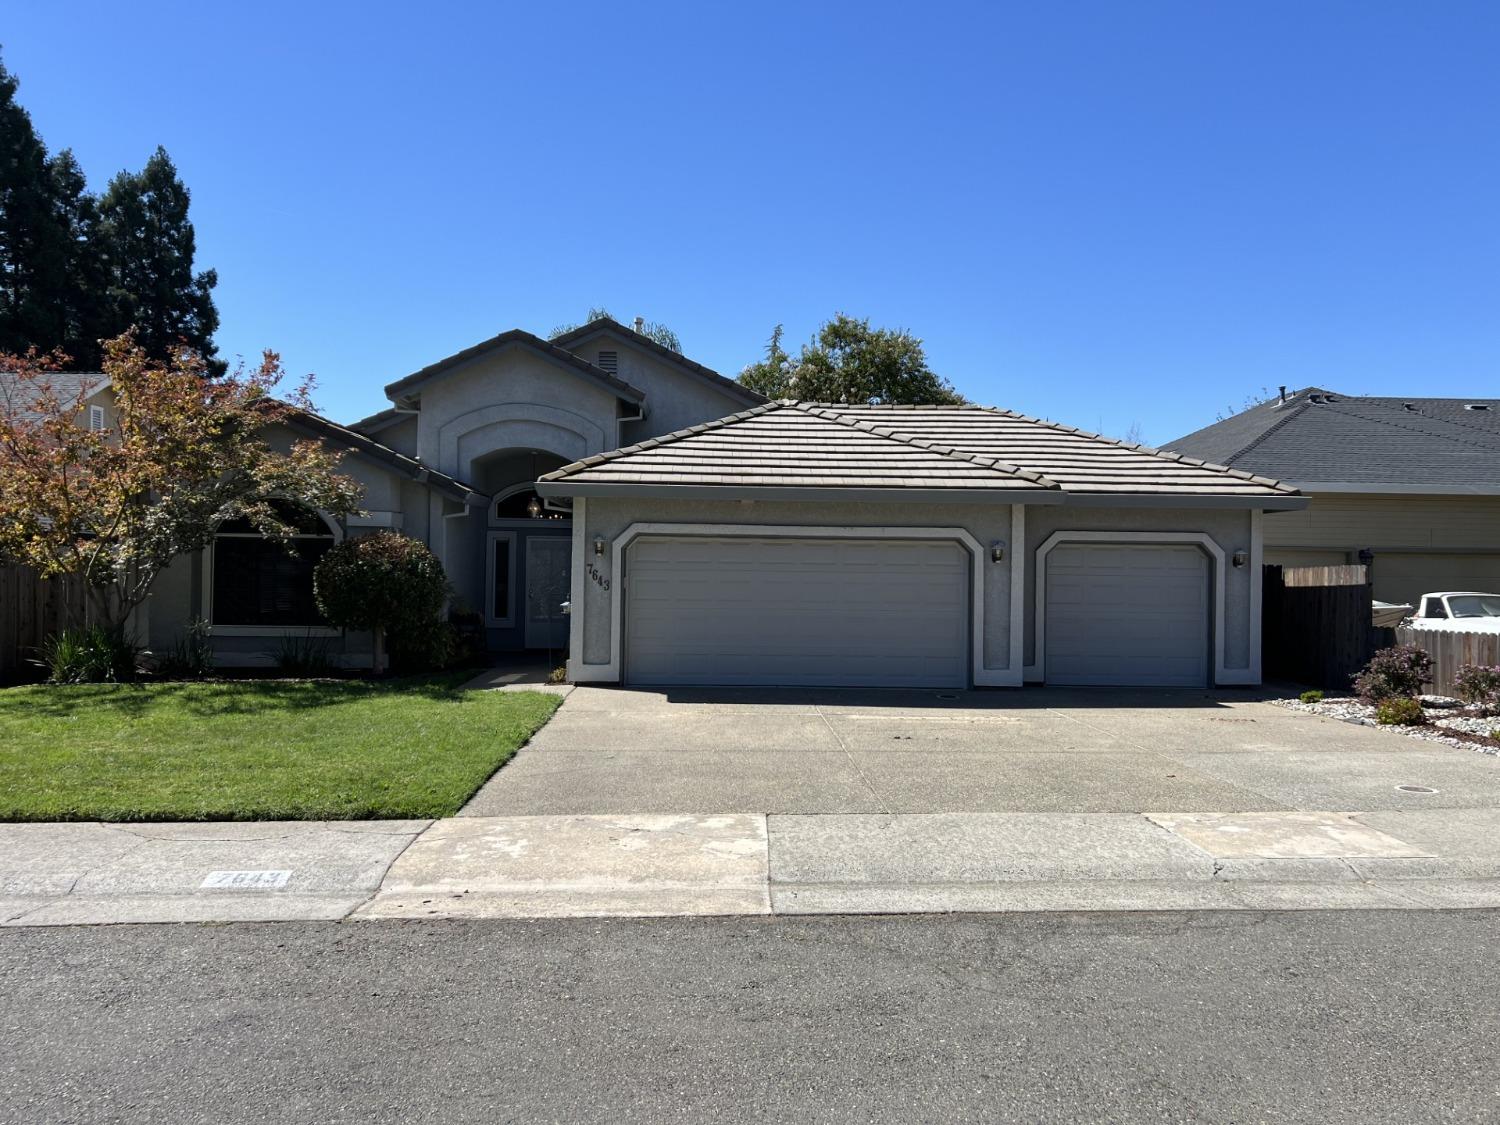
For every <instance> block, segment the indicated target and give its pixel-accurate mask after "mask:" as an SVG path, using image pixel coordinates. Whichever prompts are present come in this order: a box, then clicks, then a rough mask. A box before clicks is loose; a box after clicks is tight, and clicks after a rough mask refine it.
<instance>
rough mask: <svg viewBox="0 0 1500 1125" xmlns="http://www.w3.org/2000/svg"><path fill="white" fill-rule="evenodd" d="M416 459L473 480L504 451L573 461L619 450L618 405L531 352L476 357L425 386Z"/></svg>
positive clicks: (505, 351) (606, 394)
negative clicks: (481, 464)
mask: <svg viewBox="0 0 1500 1125" xmlns="http://www.w3.org/2000/svg"><path fill="white" fill-rule="evenodd" d="M421 395H422V412H421V419H420V422H419V426H420V433H419V436H418V443H417V444H418V453H419V456H420V457H421V459H422V461H423V462H425V463H426V464H428V465H432V466H433V467H435V468H437V469H439V470H441V471H442V472H445V473H450V474H452V475H453V476H456V477H458V478H459V479H460V480H465V481H466V480H469V479H470V474H471V467H472V463H473V462H474V461H475V460H476V459H478V458H482V457H485V456H487V455H489V454H492V453H494V452H495V451H496V450H500V449H541V450H546V451H547V452H549V453H556V454H557V455H558V456H560V457H563V458H564V459H566V460H568V461H573V460H577V459H580V458H583V457H587V456H590V455H591V454H594V453H602V452H604V451H605V450H607V449H614V448H616V444H617V433H616V430H617V426H616V419H617V416H618V399H616V397H615V395H614V394H613V392H611V391H608V390H606V389H604V388H603V387H602V386H600V385H596V384H594V383H591V382H590V381H589V380H588V379H587V378H584V377H581V376H579V375H577V374H576V373H574V372H570V371H569V370H568V369H567V368H565V367H563V366H561V365H559V364H558V363H555V362H553V361H551V360H549V359H547V358H545V357H543V356H541V355H538V354H537V353H536V352H533V351H530V350H528V349H525V348H519V347H516V348H507V349H503V350H501V351H498V352H490V353H487V354H485V355H481V356H477V357H475V358H474V359H472V360H470V361H469V362H468V363H466V364H463V365H462V366H460V367H458V368H455V369H454V370H452V371H449V372H447V373H446V374H444V375H443V376H442V377H441V378H439V379H435V380H433V382H432V383H430V384H428V385H427V386H425V387H423V388H422V390H421Z"/></svg>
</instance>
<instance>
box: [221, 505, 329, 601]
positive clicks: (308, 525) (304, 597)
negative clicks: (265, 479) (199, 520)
mask: <svg viewBox="0 0 1500 1125" xmlns="http://www.w3.org/2000/svg"><path fill="white" fill-rule="evenodd" d="M272 504H273V506H274V507H275V508H276V511H277V514H278V515H279V516H280V517H281V519H283V520H285V521H286V523H288V524H289V525H291V526H292V527H294V528H296V533H295V534H294V535H293V536H292V542H291V544H290V547H291V550H288V549H287V548H288V544H285V543H280V542H277V541H276V540H274V539H267V538H266V537H265V536H263V535H262V534H261V533H260V532H259V531H258V530H257V529H256V527H255V525H254V524H252V523H251V522H250V521H249V520H245V519H239V520H226V521H225V522H224V523H222V524H220V525H219V530H218V532H217V533H216V534H215V535H214V546H213V602H212V619H213V624H214V625H216V626H218V625H223V626H241V627H252V628H297V627H305V626H315V625H323V624H326V622H324V620H323V618H322V616H321V615H320V614H319V613H318V607H317V604H316V603H315V602H314V600H313V568H314V567H315V566H317V565H318V560H319V559H321V558H322V557H323V556H324V554H326V553H327V551H328V549H329V548H330V547H332V546H333V543H334V534H333V530H332V529H331V528H330V527H329V526H328V524H327V523H325V522H324V521H323V518H322V517H321V516H319V515H318V514H317V513H316V512H312V511H309V510H308V509H306V508H303V507H301V506H300V505H297V504H292V503H289V502H286V501H282V500H275V501H272Z"/></svg>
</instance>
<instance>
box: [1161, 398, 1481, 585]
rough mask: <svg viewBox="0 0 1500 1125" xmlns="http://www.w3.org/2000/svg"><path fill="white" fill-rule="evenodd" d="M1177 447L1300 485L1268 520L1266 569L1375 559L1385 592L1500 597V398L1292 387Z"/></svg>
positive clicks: (1375, 574) (1373, 573) (1376, 579)
mask: <svg viewBox="0 0 1500 1125" xmlns="http://www.w3.org/2000/svg"><path fill="white" fill-rule="evenodd" d="M1168 447H1169V448H1171V449H1173V450H1176V451H1178V452H1180V453H1184V454H1186V455H1188V456H1190V457H1201V458H1205V459H1207V460H1210V461H1215V462H1218V463H1219V464H1224V465H1232V466H1233V467H1235V468H1237V469H1243V470H1245V471H1247V472H1253V473H1261V474H1263V475H1265V476H1271V477H1276V478H1278V479H1280V480H1284V481H1287V482H1289V483H1291V484H1294V485H1296V487H1297V488H1298V489H1300V490H1301V491H1302V492H1304V493H1306V494H1307V495H1308V496H1309V497H1310V503H1309V504H1308V506H1307V508H1305V509H1304V510H1303V511H1301V512H1298V513H1296V514H1295V515H1288V516H1284V517H1281V518H1278V519H1275V520H1271V521H1268V523H1267V525H1266V535H1265V543H1266V562H1268V563H1275V564H1280V565H1283V566H1327V565H1338V564H1342V563H1358V562H1368V563H1369V565H1370V568H1371V569H1370V577H1371V579H1372V584H1373V593H1374V596H1375V597H1376V598H1377V599H1379V600H1380V601H1385V602H1393V603H1397V604H1401V603H1407V604H1411V605H1413V606H1414V605H1416V604H1417V599H1418V598H1420V597H1421V596H1422V595H1423V594H1425V593H1431V592H1433V591H1437V590H1486V591H1500V399H1472V398H1469V399H1458V398H1418V397H1415V396H1413V397H1410V398H1391V397H1377V396H1367V395H1346V394H1341V393H1339V392H1337V391H1327V390H1324V389H1322V388H1321V387H1307V388H1304V389H1303V390H1299V391H1288V390H1287V389H1286V388H1284V387H1283V388H1282V389H1281V393H1280V394H1279V395H1277V396H1276V397H1275V398H1273V399H1271V400H1270V401H1268V402H1263V403H1260V404H1259V405H1257V406H1253V407H1251V408H1250V409H1248V410H1244V411H1241V412H1240V413H1238V414H1235V415H1234V416H1232V417H1229V418H1225V419H1222V420H1220V421H1218V422H1216V423H1214V424H1213V425H1211V426H1205V427H1204V428H1203V429H1201V430H1197V431H1195V432H1193V433H1191V434H1187V435H1185V436H1183V437H1181V438H1178V439H1177V440H1176V441H1173V442H1169V443H1168Z"/></svg>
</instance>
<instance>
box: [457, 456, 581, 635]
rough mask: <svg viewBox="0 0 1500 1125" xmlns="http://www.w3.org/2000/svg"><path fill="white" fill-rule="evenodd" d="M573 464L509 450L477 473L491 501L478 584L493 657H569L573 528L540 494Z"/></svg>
mask: <svg viewBox="0 0 1500 1125" xmlns="http://www.w3.org/2000/svg"><path fill="white" fill-rule="evenodd" d="M565 463H566V462H565V461H564V460H563V458H561V457H559V456H558V455H556V454H551V453H546V452H544V451H541V450H502V451H499V452H497V453H496V454H494V455H492V456H491V457H488V458H486V459H485V460H484V461H483V462H482V463H480V464H479V465H478V466H477V467H478V470H479V471H478V472H477V473H476V478H477V480H476V483H478V484H479V486H480V487H482V488H484V489H485V490H486V491H488V492H489V493H490V503H489V507H488V510H487V513H486V516H485V520H484V527H483V529H482V536H483V545H482V551H483V559H484V563H483V566H482V568H480V570H479V573H478V575H476V577H478V576H482V581H483V586H482V595H481V602H480V604H481V605H482V611H481V612H482V614H483V617H484V626H485V635H486V638H487V641H488V645H489V647H490V648H491V649H493V650H496V651H501V652H505V651H511V652H514V651H518V650H523V649H531V650H539V651H540V650H546V651H551V652H554V653H561V652H564V651H565V650H566V649H567V646H568V617H567V614H566V612H565V610H564V606H563V603H564V602H566V601H567V600H568V596H569V591H570V589H571V566H570V562H571V558H572V534H573V522H572V518H571V513H569V512H567V511H565V510H560V509H558V508H557V507H556V506H555V505H549V504H548V502H547V501H545V500H543V499H542V498H541V497H540V496H538V495H537V493H536V487H535V486H536V479H537V477H539V476H542V475H544V474H546V473H550V472H551V471H552V470H553V469H556V468H559V467H561V466H562V465H563V464H565Z"/></svg>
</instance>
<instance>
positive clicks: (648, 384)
mask: <svg viewBox="0 0 1500 1125" xmlns="http://www.w3.org/2000/svg"><path fill="white" fill-rule="evenodd" d="M386 393H387V395H388V396H389V398H390V400H391V402H392V406H391V407H390V408H389V409H387V410H384V411H382V412H380V413H379V414H376V415H373V416H372V417H369V418H366V419H364V420H363V421H361V422H356V423H354V424H353V425H352V426H347V427H345V426H339V425H336V424H334V423H332V422H329V421H328V420H326V419H322V418H317V417H314V416H311V415H303V416H299V417H297V418H294V419H292V420H291V421H290V422H288V423H287V425H286V426H284V427H278V428H277V429H276V430H275V431H274V432H272V434H271V435H270V437H271V440H272V441H273V442H274V443H288V442H290V441H291V440H293V439H294V438H295V437H296V436H299V435H312V436H318V437H321V438H323V439H325V440H327V441H328V442H330V443H331V444H333V445H336V446H339V447H342V448H344V449H345V450H347V451H348V456H347V458H346V460H345V462H344V471H346V472H348V473H350V474H351V475H353V476H355V477H356V478H357V479H358V480H359V481H360V482H361V483H362V484H363V486H364V488H365V504H364V506H365V509H366V511H365V513H364V514H363V515H362V516H359V517H357V518H353V519H350V520H348V521H347V522H345V523H343V524H339V523H335V522H332V521H328V520H324V519H322V518H321V517H318V516H317V515H316V514H314V513H307V514H306V520H305V524H304V527H305V530H304V533H303V536H302V537H301V538H300V539H299V542H298V546H299V554H298V557H296V558H292V557H289V556H288V555H287V554H286V553H285V552H284V551H282V550H281V549H280V547H279V546H278V545H276V544H274V543H270V542H267V541H265V540H263V539H261V538H260V537H259V536H258V535H256V534H255V533H254V531H253V530H252V529H250V528H248V527H242V526H226V527H224V528H222V529H221V532H220V535H219V537H218V539H217V541H216V543H215V545H214V547H213V549H212V550H209V551H204V552H202V553H201V554H199V555H196V556H193V557H190V558H184V559H182V560H180V561H179V562H177V563H175V564H174V565H173V566H172V567H171V568H169V570H168V571H167V572H166V573H165V574H164V575H163V577H162V579H161V581H160V583H159V586H158V588H157V589H156V591H155V592H154V593H153V595H152V597H151V598H150V599H149V601H148V603H147V607H146V610H145V612H144V613H143V614H142V615H141V617H140V619H139V620H138V621H137V630H138V632H140V633H141V634H142V635H143V636H144V637H145V638H146V639H148V641H149V643H150V645H151V646H152V647H153V648H157V649H161V648H164V647H166V646H167V645H169V644H171V643H172V642H173V641H174V640H176V639H177V638H179V637H180V636H181V635H182V631H183V629H184V628H185V626H186V625H187V623H188V622H189V621H190V620H192V619H193V618H194V617H195V616H202V617H204V618H205V619H207V620H208V621H209V622H210V623H211V624H212V626H213V643H214V647H215V652H216V655H217V657H218V659H219V661H220V662H221V663H223V664H226V665H232V664H241V665H243V664H257V663H268V662H269V661H270V660H271V659H272V656H271V654H272V653H273V652H274V650H275V649H276V648H277V647H278V646H279V645H280V644H282V643H284V641H285V638H288V637H302V636H306V635H308V634H312V635H315V636H321V637H323V638H325V639H326V642H327V643H328V645H329V646H330V649H331V651H332V652H333V653H334V654H335V656H336V657H337V658H338V659H340V660H341V661H343V662H344V663H347V664H351V665H358V664H362V663H365V662H367V661H368V659H369V638H368V637H367V636H363V635H358V634H349V633H344V632H340V631H336V630H333V629H327V628H325V627H323V626H322V625H321V624H320V623H319V622H318V620H317V614H316V609H315V607H314V605H313V601H312V567H313V564H314V562H315V561H316V559H317V558H318V557H319V556H320V555H321V553H322V552H323V551H324V550H326V549H327V548H328V546H330V545H331V544H333V543H334V542H336V541H337V540H338V539H339V538H341V537H342V536H344V535H352V534H360V533H362V532H365V531H368V530H370V529H373V528H382V527H391V528H397V529H400V530H401V531H403V532H405V533H407V534H409V535H412V536H415V537H417V538H419V539H422V540H424V541H425V542H426V543H428V544H429V545H430V546H431V547H432V549H433V551H434V552H435V553H436V554H437V555H438V557H439V558H440V559H441V560H442V563H443V565H444V567H445V568H446V570H447V573H448V576H449V578H450V581H451V582H452V584H453V587H454V591H455V601H456V603H457V604H459V605H460V606H463V607H468V608H470V609H471V610H473V611H474V612H476V613H477V614H479V615H480V616H481V618H482V620H483V623H484V627H485V630H486V637H487V641H488V644H489V647H490V648H491V649H492V650H494V651H497V652H501V651H514V650H522V649H552V650H554V651H558V652H559V653H560V651H561V650H563V649H565V648H566V649H569V650H570V659H569V665H568V666H569V672H570V675H571V676H572V678H573V679H575V680H579V681H593V682H605V683H639V684H647V683H650V684H694V683H696V684H785V685H867V686H893V685H905V686H917V687H930V688H962V687H966V686H970V685H1014V684H1020V683H1022V682H1033V681H1046V682H1050V683H1060V684H1149V685H1177V686H1204V685H1209V684H1254V683H1258V682H1259V680H1260V590H1261V587H1260V573H1261V571H1260V562H1261V541H1262V514H1263V513H1264V512H1268V511H1270V512H1277V511H1280V512H1288V510H1295V509H1298V508H1300V507H1302V506H1304V505H1305V503H1306V501H1305V499H1304V498H1302V497H1301V496H1300V495H1298V494H1297V493H1296V491H1295V490H1294V489H1291V488H1288V487H1286V486H1284V485H1281V484H1278V483H1276V482H1275V481H1274V480H1271V479H1267V478H1265V477H1261V476H1253V475H1251V474H1249V473H1245V472H1241V471H1238V470H1234V469H1227V468H1223V467H1218V466H1213V465H1207V464H1204V463H1202V462H1200V461H1197V460H1193V459H1189V458H1184V457H1181V456H1177V455H1174V454H1162V453H1159V452H1156V451H1153V450H1148V449H1144V448H1141V447H1139V446H1131V445H1125V444H1122V443H1119V442H1115V441H1111V440H1109V439H1107V438H1102V437H1097V436H1094V435H1092V434H1087V433H1083V432H1080V431H1078V430H1074V429H1072V428H1069V427H1066V426H1061V425H1057V424H1054V423H1050V422H1044V421H1039V420H1037V419H1034V418H1027V417H1023V416H1021V415H1017V414H1013V413H1010V412H1008V411H1003V410H993V409H987V408H981V407H974V406H964V407H863V406H818V405H812V404H806V403H767V402H765V400H764V399H763V398H761V396H759V395H756V394H754V393H753V392H751V391H749V390H746V389H745V388H744V387H741V386H740V385H739V384H737V383H735V382H733V381H732V380H729V379H726V378H724V377H722V376H720V375H718V374H717V373H715V372H713V371H710V370H708V369H707V368H705V367H702V366H701V365H699V364H696V363H693V362H692V361H690V360H687V359H685V358H684V357H682V356H680V355H678V354H676V353H675V352H672V351H670V350H668V349H666V348H663V347H661V346H660V345H658V344H656V343H655V342H653V341H651V340H649V339H647V338H646V337H645V336H642V335H640V334H639V333H637V332H634V331H632V330H631V329H629V328H626V327H624V326H622V325H620V324H617V323H615V322H614V321H610V320H601V321H595V322H593V323H591V324H589V325H586V326H584V327H583V328H579V329H577V330H575V331H573V332H570V333H568V334H566V335H564V336H561V337H559V338H558V339H556V340H553V341H546V340H542V339H540V338H538V337H536V336H533V335H531V334H530V333H527V332H521V331H511V332H506V333H503V334H501V335H499V336H496V337H494V338H493V339H491V340H487V341H485V342H484V343H482V344H478V345H476V346H474V347H472V348H468V349H465V350H464V351H462V352H459V353H457V354H455V355H452V356H450V357H448V358H447V359H444V360H441V361H439V362H437V363H434V364H432V365H431V366H429V367H425V368H423V369H422V370H421V371H418V372H416V373H414V374H412V375H409V376H407V377H406V378H404V379H400V380H397V381H396V382H394V383H392V384H390V385H389V386H388V387H386ZM1275 518H1276V519H1285V518H1290V517H1289V515H1287V514H1282V515H1278V516H1276V517H1275ZM564 602H571V617H569V616H568V615H567V614H566V613H565V611H564V607H563V603H564Z"/></svg>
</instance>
